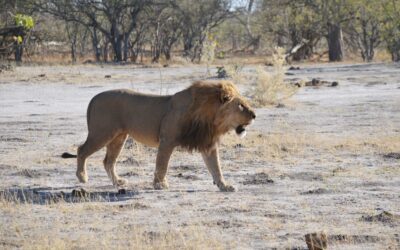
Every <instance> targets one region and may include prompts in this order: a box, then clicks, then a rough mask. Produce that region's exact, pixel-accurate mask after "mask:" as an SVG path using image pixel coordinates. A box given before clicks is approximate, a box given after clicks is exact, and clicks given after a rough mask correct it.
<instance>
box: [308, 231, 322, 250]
mask: <svg viewBox="0 0 400 250" xmlns="http://www.w3.org/2000/svg"><path fill="white" fill-rule="evenodd" d="M304 237H305V239H306V243H307V247H308V249H309V250H325V249H328V238H327V237H326V234H325V233H324V232H320V233H311V234H306V235H305V236H304Z"/></svg>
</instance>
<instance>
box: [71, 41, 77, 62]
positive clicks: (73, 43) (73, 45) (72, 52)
mask: <svg viewBox="0 0 400 250" xmlns="http://www.w3.org/2000/svg"><path fill="white" fill-rule="evenodd" d="M71 60H72V63H76V41H71Z"/></svg>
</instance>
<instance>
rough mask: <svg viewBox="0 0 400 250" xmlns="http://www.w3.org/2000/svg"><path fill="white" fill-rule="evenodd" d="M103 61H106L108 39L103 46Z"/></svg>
mask: <svg viewBox="0 0 400 250" xmlns="http://www.w3.org/2000/svg"><path fill="white" fill-rule="evenodd" d="M103 61H104V62H108V41H106V42H105V44H104V48H103Z"/></svg>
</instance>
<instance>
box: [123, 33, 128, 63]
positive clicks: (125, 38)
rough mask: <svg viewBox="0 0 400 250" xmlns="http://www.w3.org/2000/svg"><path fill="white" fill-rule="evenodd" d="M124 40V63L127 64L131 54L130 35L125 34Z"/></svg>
mask: <svg viewBox="0 0 400 250" xmlns="http://www.w3.org/2000/svg"><path fill="white" fill-rule="evenodd" d="M123 38H124V62H127V61H128V54H129V35H128V34H127V33H125V34H124V36H123Z"/></svg>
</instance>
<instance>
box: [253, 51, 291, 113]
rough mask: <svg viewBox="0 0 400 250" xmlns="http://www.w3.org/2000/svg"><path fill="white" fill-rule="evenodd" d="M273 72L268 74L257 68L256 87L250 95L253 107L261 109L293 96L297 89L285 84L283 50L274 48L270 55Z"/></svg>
mask: <svg viewBox="0 0 400 250" xmlns="http://www.w3.org/2000/svg"><path fill="white" fill-rule="evenodd" d="M272 60H273V64H274V68H273V72H272V73H269V72H267V71H265V70H264V69H263V68H262V67H258V68H257V79H256V87H255V89H254V91H253V93H252V95H253V97H254V102H255V105H257V106H258V107H263V106H267V105H273V104H277V103H279V102H281V101H282V100H284V99H287V98H289V97H291V96H292V95H294V94H295V93H296V92H297V89H298V88H297V87H295V86H292V85H289V84H287V83H285V82H284V81H283V80H284V77H285V69H284V64H285V56H284V49H282V48H276V49H275V53H274V54H273V55H272Z"/></svg>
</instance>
